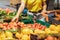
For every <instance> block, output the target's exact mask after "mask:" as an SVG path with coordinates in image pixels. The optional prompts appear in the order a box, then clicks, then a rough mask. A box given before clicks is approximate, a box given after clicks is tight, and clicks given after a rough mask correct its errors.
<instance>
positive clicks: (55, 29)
mask: <svg viewBox="0 0 60 40" xmlns="http://www.w3.org/2000/svg"><path fill="white" fill-rule="evenodd" d="M15 15H16V12H13V11H11V10H10V9H8V8H7V9H2V8H0V21H1V22H0V40H60V25H50V27H49V28H47V27H46V26H43V25H41V24H39V23H34V24H24V23H23V22H9V23H8V22H4V20H5V21H7V20H11V19H12V18H13V17H14V16H15ZM20 16H21V15H20ZM21 17H23V16H21ZM24 17H25V16H24ZM27 18H28V16H27ZM23 19H24V18H23ZM29 19H30V18H29ZM2 21H3V22H2Z"/></svg>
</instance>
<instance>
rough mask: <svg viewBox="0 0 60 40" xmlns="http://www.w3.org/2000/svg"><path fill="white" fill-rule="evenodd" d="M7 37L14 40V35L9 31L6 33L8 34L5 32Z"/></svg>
mask: <svg viewBox="0 0 60 40" xmlns="http://www.w3.org/2000/svg"><path fill="white" fill-rule="evenodd" d="M5 35H6V37H7V38H9V39H12V38H13V34H12V33H11V32H9V31H6V32H5Z"/></svg>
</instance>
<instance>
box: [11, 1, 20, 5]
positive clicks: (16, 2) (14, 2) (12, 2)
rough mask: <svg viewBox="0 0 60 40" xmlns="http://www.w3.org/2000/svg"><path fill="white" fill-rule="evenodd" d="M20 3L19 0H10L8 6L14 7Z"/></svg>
mask: <svg viewBox="0 0 60 40" xmlns="http://www.w3.org/2000/svg"><path fill="white" fill-rule="evenodd" d="M18 3H20V0H10V5H16V4H18Z"/></svg>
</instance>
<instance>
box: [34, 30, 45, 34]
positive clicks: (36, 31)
mask: <svg viewBox="0 0 60 40" xmlns="http://www.w3.org/2000/svg"><path fill="white" fill-rule="evenodd" d="M34 33H35V34H38V33H42V34H44V33H45V31H42V30H39V29H36V30H34Z"/></svg>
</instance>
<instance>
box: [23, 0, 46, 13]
mask: <svg viewBox="0 0 60 40" xmlns="http://www.w3.org/2000/svg"><path fill="white" fill-rule="evenodd" d="M44 1H46V0H23V2H24V3H25V4H26V7H27V9H28V10H29V11H32V12H38V11H39V10H42V2H44Z"/></svg>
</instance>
